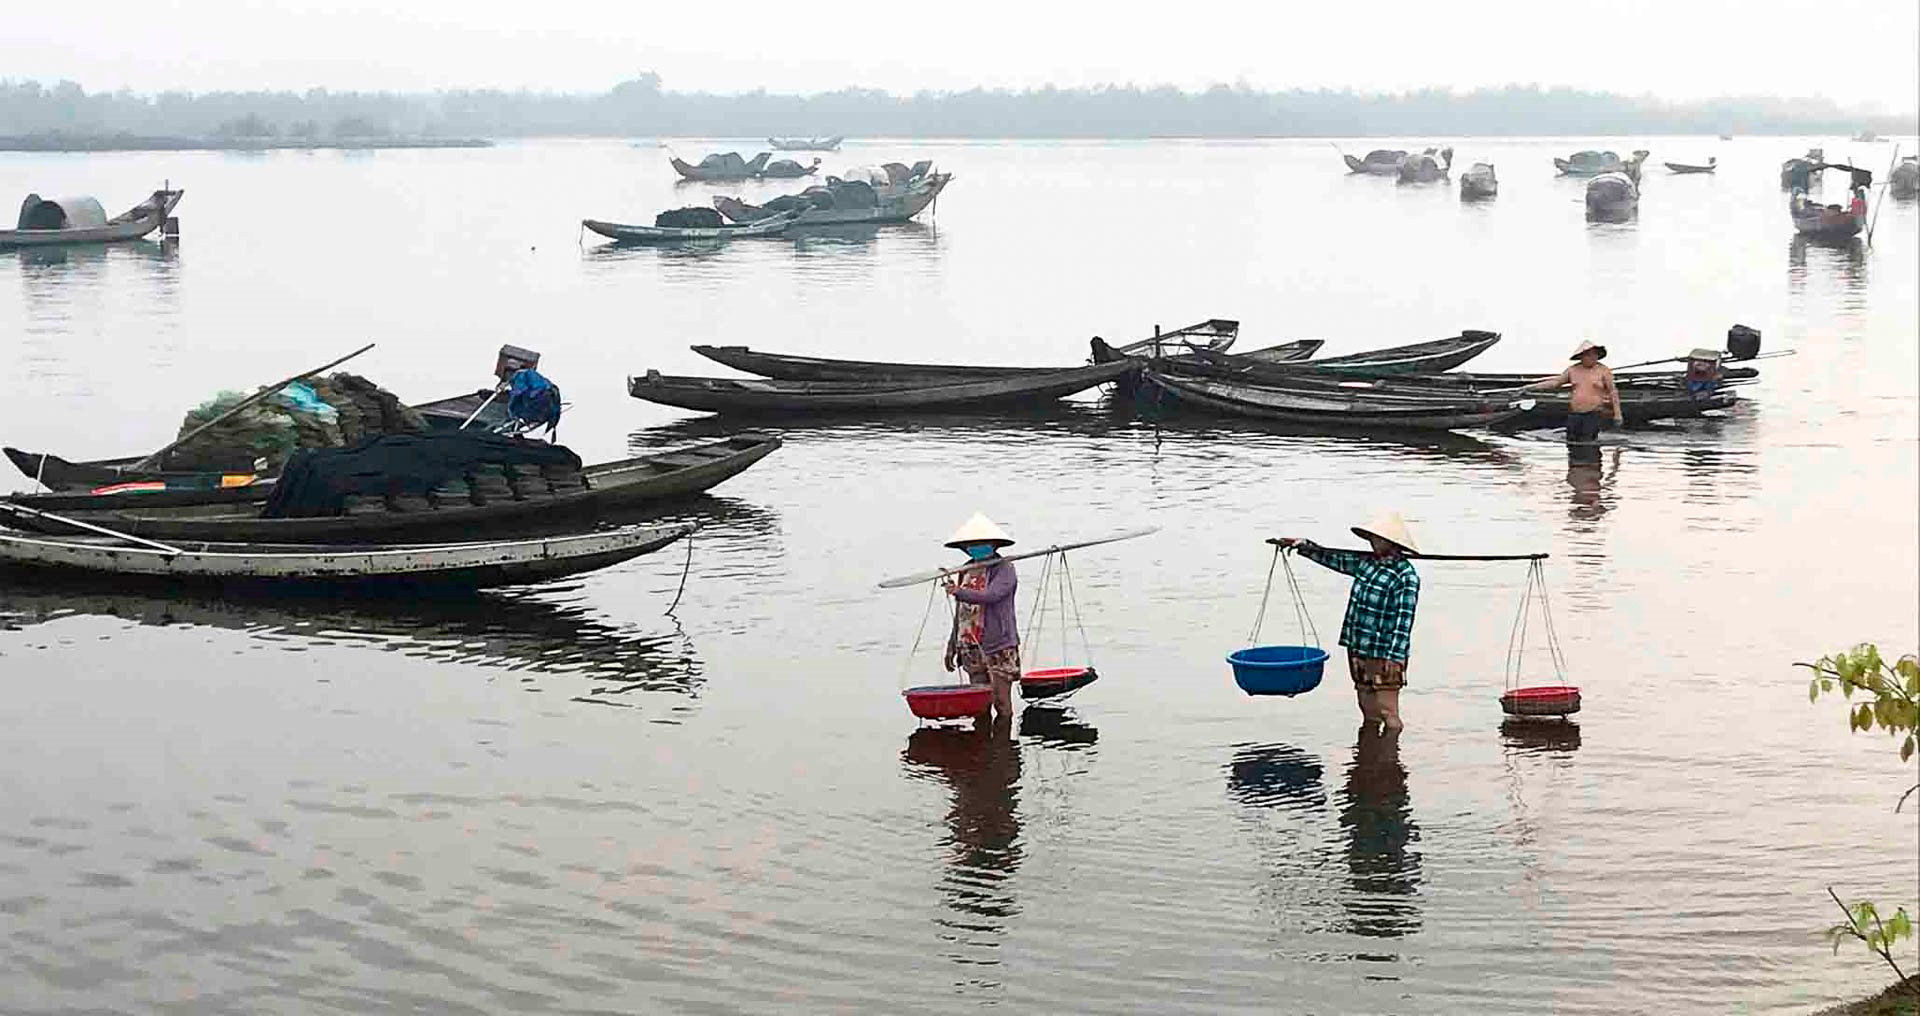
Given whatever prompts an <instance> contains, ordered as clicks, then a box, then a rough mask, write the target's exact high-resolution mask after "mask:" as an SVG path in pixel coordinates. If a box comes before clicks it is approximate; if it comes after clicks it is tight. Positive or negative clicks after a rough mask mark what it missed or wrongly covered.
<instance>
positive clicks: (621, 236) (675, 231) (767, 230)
mask: <svg viewBox="0 0 1920 1016" xmlns="http://www.w3.org/2000/svg"><path fill="white" fill-rule="evenodd" d="M795 218H797V216H796V215H794V214H793V213H791V212H787V213H782V214H780V215H774V216H770V217H768V218H765V219H762V220H760V221H759V222H750V223H746V224H744V225H737V224H733V223H722V224H720V225H718V226H643V225H639V224H632V223H624V222H604V221H602V220H600V219H581V220H580V225H581V226H582V227H583V228H585V229H587V230H589V231H591V232H593V233H597V234H599V235H600V236H604V237H606V238H608V239H610V240H615V241H618V242H620V243H688V242H694V241H712V240H744V239H750V238H753V237H758V236H778V235H779V234H781V233H784V232H786V230H787V229H788V227H790V226H792V225H793V223H794V220H795Z"/></svg>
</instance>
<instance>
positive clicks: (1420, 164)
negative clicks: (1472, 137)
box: [1396, 148, 1453, 183]
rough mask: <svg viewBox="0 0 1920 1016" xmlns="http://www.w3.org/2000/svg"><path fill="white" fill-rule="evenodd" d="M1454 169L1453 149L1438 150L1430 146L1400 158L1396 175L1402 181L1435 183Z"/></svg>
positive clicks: (1443, 178)
mask: <svg viewBox="0 0 1920 1016" xmlns="http://www.w3.org/2000/svg"><path fill="white" fill-rule="evenodd" d="M1452 169H1453V149H1451V148H1442V149H1440V150H1439V151H1437V152H1436V151H1434V150H1433V149H1431V148H1429V149H1427V150H1426V151H1424V152H1421V153H1419V154H1418V155H1409V156H1407V157H1406V158H1405V159H1402V160H1400V169H1399V171H1398V173H1397V174H1396V175H1397V177H1398V182H1400V183H1435V182H1437V181H1440V180H1445V179H1446V178H1447V174H1448V173H1449V172H1451V171H1452Z"/></svg>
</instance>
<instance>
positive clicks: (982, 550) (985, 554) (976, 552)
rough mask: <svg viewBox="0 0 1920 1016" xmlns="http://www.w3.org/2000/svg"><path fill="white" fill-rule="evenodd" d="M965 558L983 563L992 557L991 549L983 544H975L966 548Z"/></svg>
mask: <svg viewBox="0 0 1920 1016" xmlns="http://www.w3.org/2000/svg"><path fill="white" fill-rule="evenodd" d="M966 551H967V556H968V557H970V558H972V559H974V560H975V561H985V560H986V559H987V558H990V557H992V556H993V548H992V547H990V546H988V545H987V544H984V543H976V544H973V545H972V546H969V547H967V548H966Z"/></svg>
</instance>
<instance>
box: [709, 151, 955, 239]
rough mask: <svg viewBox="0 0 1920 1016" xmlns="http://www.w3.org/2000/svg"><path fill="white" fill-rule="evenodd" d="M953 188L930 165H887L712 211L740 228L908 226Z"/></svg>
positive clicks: (727, 202)
mask: <svg viewBox="0 0 1920 1016" xmlns="http://www.w3.org/2000/svg"><path fill="white" fill-rule="evenodd" d="M952 182H953V174H952V173H936V172H933V164H932V163H931V162H918V163H915V164H914V165H912V166H906V165H903V164H901V163H888V164H886V165H885V166H883V167H878V168H876V169H874V170H872V171H871V172H869V173H864V174H861V175H859V176H858V177H857V178H847V177H838V176H830V177H828V178H827V179H826V182H825V183H823V184H820V185H818V186H813V187H808V188H807V189H806V190H803V191H801V192H799V193H798V194H784V195H781V196H780V197H777V198H774V199H773V200H771V201H768V202H766V203H765V204H760V205H755V204H751V203H749V202H747V201H745V200H742V199H741V198H737V197H734V196H732V195H728V194H720V195H716V196H715V197H714V199H713V207H714V209H715V210H716V211H718V212H719V214H721V215H722V216H725V217H726V218H727V219H728V220H729V221H731V222H735V223H739V224H743V225H745V224H753V223H759V222H764V221H766V220H767V219H769V218H773V217H777V216H780V215H792V216H793V222H794V224H795V225H798V226H843V225H862V224H865V225H887V224H892V223H900V222H907V221H910V220H911V219H913V217H914V216H916V215H919V214H920V213H921V212H923V211H925V210H926V209H927V208H929V207H931V206H932V205H933V203H934V202H935V201H936V200H937V199H938V198H939V197H940V192H942V191H944V190H946V188H947V185H948V184H949V183H952Z"/></svg>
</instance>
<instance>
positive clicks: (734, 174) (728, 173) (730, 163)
mask: <svg viewBox="0 0 1920 1016" xmlns="http://www.w3.org/2000/svg"><path fill="white" fill-rule="evenodd" d="M771 158H773V156H772V154H771V153H768V152H761V153H760V154H758V155H756V156H754V157H753V158H752V159H743V158H741V157H740V153H739V152H716V153H714V154H712V155H709V156H707V157H706V158H703V159H701V160H700V162H699V164H698V165H695V164H693V163H688V162H683V161H681V159H680V157H679V156H677V155H669V156H667V161H668V162H669V163H670V164H672V166H673V171H674V172H676V173H679V174H680V178H681V179H682V180H695V181H701V182H726V181H735V180H752V179H754V178H755V177H757V176H759V175H760V171H761V170H762V169H764V168H766V165H767V160H768V159H771Z"/></svg>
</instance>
